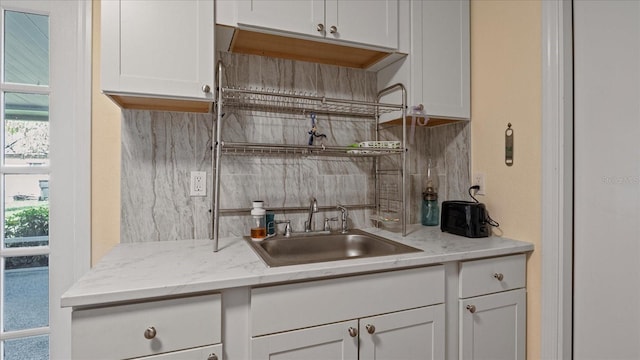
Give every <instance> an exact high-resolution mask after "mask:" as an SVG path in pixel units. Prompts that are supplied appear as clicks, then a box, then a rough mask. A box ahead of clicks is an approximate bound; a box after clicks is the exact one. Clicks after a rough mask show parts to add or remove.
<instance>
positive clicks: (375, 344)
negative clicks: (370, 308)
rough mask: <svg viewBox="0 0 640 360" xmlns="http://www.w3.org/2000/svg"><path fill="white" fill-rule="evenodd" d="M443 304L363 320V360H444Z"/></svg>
mask: <svg viewBox="0 0 640 360" xmlns="http://www.w3.org/2000/svg"><path fill="white" fill-rule="evenodd" d="M444 314H445V312H444V304H439V305H433V306H427V307H422V308H418V309H412V310H407V311H400V312H396V313H391V314H385V315H379V316H374V317H370V318H366V319H360V331H361V333H360V360H364V359H366V360H373V359H375V360H413V359H416V360H417V359H424V360H427V359H429V360H431V359H444V347H445V329H444V324H445V318H444V317H445V315H444Z"/></svg>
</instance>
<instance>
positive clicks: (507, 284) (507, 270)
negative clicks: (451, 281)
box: [460, 254, 526, 298]
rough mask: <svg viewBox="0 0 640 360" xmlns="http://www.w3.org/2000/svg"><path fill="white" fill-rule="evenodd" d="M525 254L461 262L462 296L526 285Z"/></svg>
mask: <svg viewBox="0 0 640 360" xmlns="http://www.w3.org/2000/svg"><path fill="white" fill-rule="evenodd" d="M525 276H526V257H525V255H524V254H518V255H512V256H504V257H499V258H492V259H482V260H474V261H464V262H462V263H460V297H461V298H468V297H471V296H477V295H484V294H491V293H495V292H499V291H505V290H511V289H517V288H521V287H524V286H525V281H526V279H525Z"/></svg>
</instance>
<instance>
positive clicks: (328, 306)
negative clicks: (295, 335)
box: [250, 265, 444, 336]
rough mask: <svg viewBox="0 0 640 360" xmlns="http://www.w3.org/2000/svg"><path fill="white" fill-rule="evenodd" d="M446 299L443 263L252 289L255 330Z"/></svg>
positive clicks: (316, 322) (262, 332)
mask: <svg viewBox="0 0 640 360" xmlns="http://www.w3.org/2000/svg"><path fill="white" fill-rule="evenodd" d="M443 302H444V267H443V266H442V265H438V266H431V267H424V268H416V269H407V270H398V271H390V272H384V273H375V274H367V275H359V276H350V277H344V278H338V279H328V280H319V281H309V282H304V283H295V284H286V285H278V286H269V287H263V288H256V289H252V290H251V315H250V316H251V335H252V336H259V335H265V334H272V333H276V332H280V331H287V330H293V329H300V328H304V327H310V326H315V325H321V324H329V323H333V322H338V321H344V320H348V319H356V318H360V317H366V316H372V315H377V314H384V313H389V312H394V311H400V310H406V309H412V308H417V307H421V306H427V305H432V304H439V303H443Z"/></svg>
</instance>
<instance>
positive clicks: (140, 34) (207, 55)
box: [101, 0, 215, 101]
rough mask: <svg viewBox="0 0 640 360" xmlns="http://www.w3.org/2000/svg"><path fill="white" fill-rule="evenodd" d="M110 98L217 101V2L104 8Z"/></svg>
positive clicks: (131, 1) (124, 0)
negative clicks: (133, 97) (214, 34)
mask: <svg viewBox="0 0 640 360" xmlns="http://www.w3.org/2000/svg"><path fill="white" fill-rule="evenodd" d="M101 11H102V14H101V15H102V16H101V26H102V30H101V34H102V54H101V55H102V64H101V67H102V78H101V87H102V90H103V91H104V92H105V93H107V94H125V95H132V94H133V95H138V96H145V97H146V96H148V97H168V98H178V99H180V98H187V99H195V100H211V101H212V100H213V91H209V92H204V91H203V86H204V85H208V86H209V89H214V67H215V64H214V50H213V49H214V47H213V41H214V36H213V31H214V30H213V29H214V6H213V0H187V1H182V0H154V1H143V0H119V1H102V2H101Z"/></svg>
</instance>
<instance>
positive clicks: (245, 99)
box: [211, 62, 407, 251]
mask: <svg viewBox="0 0 640 360" xmlns="http://www.w3.org/2000/svg"><path fill="white" fill-rule="evenodd" d="M223 69H224V66H223V64H222V62H218V67H217V81H218V88H217V89H218V93H217V102H216V126H215V139H216V141H215V152H214V156H212V167H213V170H214V173H215V175H214V176H213V191H214V195H213V199H212V200H213V204H212V205H213V206H212V208H213V219H212V231H211V234H212V240H214V251H218V234H219V226H220V215H221V214H222V213H237V212H238V210H239V209H220V173H221V171H220V169H221V157H222V155H223V154H225V155H261V156H262V155H265V154H274V155H277V154H292V155H298V156H316V155H318V156H344V157H355V158H362V157H373V158H374V167H375V169H374V173H375V176H376V182H378V180H377V178H378V177H380V180H384V181H383V183H385V184H388V181H386V180H387V179H383V178H384V176H380V175H381V174H382V173H385V171H378V170H379V169H378V168H377V166H378V165H377V164H378V159H376V157H379V156H386V155H397V156H400V157H401V162H400V169H399V170H397V171H396V172H395V174H396V177H395V179H399V181H395V182H393V181H392V183H394V185H392V186H395V187H392V188H381V187H380V185H378V184H377V185H376V190H377V191H376V193H379V192H384V194H380V195H382V196H380V195H379V194H376V198H375V204H350V205H347V207H348V208H375V209H376V210H377V212H378V214H379V215H381V216H382V215H383V214H382V213H381V212H380V211H381V210H384V212H385V214H387V215H388V214H390V213H391V211H390V208H392V207H393V208H394V210H396V212H397V216H398V218H397V219H398V220H395V219H396V218H394V221H397V222H398V223H399V224H400V226H401V229H402V235H403V236H405V235H406V214H405V211H404V209H405V208H406V204H407V177H406V171H405V169H406V167H407V149H406V144H407V125H406V121H405V120H406V103H407V92H406V88H405V87H404V85H402V84H395V85H392V86H389V87H387V88H385V89H383V90H380V91H379V92H378V94H377V98H376V100H375V101H371V102H368V101H359V100H349V99H336V98H328V97H325V96H318V95H314V94H307V93H297V92H293V91H280V90H270V89H266V90H264V89H263V90H256V89H244V88H235V87H228V86H227V87H225V86H223V76H222V72H223ZM395 91H401V92H402V103H401V104H386V103H381V102H380V99H381V98H382V97H383V96H385V95H387V94H389V93H392V92H395ZM223 107H224V108H230V109H238V110H243V109H246V110H251V111H265V112H274V113H290V114H303V115H305V114H310V113H316V114H325V115H342V116H345V117H356V118H369V119H371V120H373V124H374V125H375V130H376V135H375V137H376V138H375V139H374V141H371V142H370V143H371V144H369V145H366V146H362V145H360V146H361V147H350V146H325V145H312V146H308V145H291V144H271V143H269V144H266V143H245V142H225V141H223V140H222V122H223V121H224V120H223V115H224V112H223ZM393 111H401V112H402V119H403V121H402V142H401V143H400V144H397V145H398V146H395V145H396V144H394V146H391V144H384V143H391V142H389V141H378V131H379V129H380V126H379V123H378V122H379V118H380V115H382V114H385V113H389V112H393ZM384 186H389V185H384ZM381 189H385V190H386V191H381ZM398 193H399V195H400V196H398V197H399V199H398V201H397V202H396V203H393V205H394V206H390V205H391V202H390V194H398ZM381 202H386V203H385V204H384V205H381ZM300 209H302V210H306V208H297V207H286V208H284V207H283V208H274V209H272V210H279V211H296V210H300ZM240 210H245V209H240ZM245 212H246V211H245ZM372 220H374V221H377V222H378V223H380V220H376V219H372ZM383 220H384V219H383Z"/></svg>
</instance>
